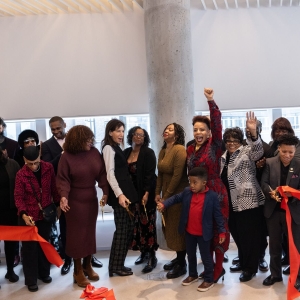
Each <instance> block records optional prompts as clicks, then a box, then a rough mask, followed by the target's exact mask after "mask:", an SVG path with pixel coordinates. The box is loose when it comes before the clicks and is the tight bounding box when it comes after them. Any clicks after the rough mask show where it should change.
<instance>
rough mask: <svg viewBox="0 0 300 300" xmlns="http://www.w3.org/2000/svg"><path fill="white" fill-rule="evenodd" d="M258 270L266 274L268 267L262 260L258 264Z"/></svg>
mask: <svg viewBox="0 0 300 300" xmlns="http://www.w3.org/2000/svg"><path fill="white" fill-rule="evenodd" d="M258 268H259V270H260V271H262V272H266V271H268V270H269V265H268V263H267V262H266V260H265V259H264V258H261V259H260V260H259V263H258Z"/></svg>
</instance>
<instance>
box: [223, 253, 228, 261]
mask: <svg viewBox="0 0 300 300" xmlns="http://www.w3.org/2000/svg"><path fill="white" fill-rule="evenodd" d="M228 261H229V259H228V256H227V254H226V253H224V258H223V262H224V263H227V262H228Z"/></svg>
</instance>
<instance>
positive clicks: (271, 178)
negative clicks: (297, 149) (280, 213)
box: [261, 156, 300, 225]
mask: <svg viewBox="0 0 300 300" xmlns="http://www.w3.org/2000/svg"><path fill="white" fill-rule="evenodd" d="M280 173H281V168H280V158H279V156H275V157H272V158H268V159H267V161H266V166H265V169H264V172H263V174H262V180H261V187H262V190H263V192H264V194H265V196H266V200H265V208H264V215H265V217H266V218H270V217H271V216H272V214H273V212H274V210H275V207H276V203H277V202H276V201H275V200H274V199H272V198H271V197H270V194H269V192H270V187H271V188H272V189H273V190H275V189H276V188H277V187H278V186H280ZM286 185H288V186H290V187H292V188H294V189H297V190H299V189H300V161H299V160H298V159H295V158H294V159H293V160H292V161H291V163H290V168H289V172H288V176H287V180H286ZM269 186H270V187H269ZM288 206H289V209H290V212H291V216H292V218H293V219H294V221H295V222H296V223H297V224H298V225H300V201H299V200H298V199H296V198H294V197H290V198H289V201H288Z"/></svg>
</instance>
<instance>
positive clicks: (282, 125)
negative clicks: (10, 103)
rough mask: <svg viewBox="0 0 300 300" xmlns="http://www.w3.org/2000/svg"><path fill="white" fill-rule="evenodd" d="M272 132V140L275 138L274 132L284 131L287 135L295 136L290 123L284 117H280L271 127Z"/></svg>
mask: <svg viewBox="0 0 300 300" xmlns="http://www.w3.org/2000/svg"><path fill="white" fill-rule="evenodd" d="M271 128H272V131H271V137H272V139H273V140H274V138H275V131H276V130H286V131H287V132H288V133H289V134H293V135H295V132H294V129H293V127H292V125H291V123H290V121H289V120H288V119H286V118H284V117H280V118H278V119H276V120H275V121H274V123H273V125H272V126H271Z"/></svg>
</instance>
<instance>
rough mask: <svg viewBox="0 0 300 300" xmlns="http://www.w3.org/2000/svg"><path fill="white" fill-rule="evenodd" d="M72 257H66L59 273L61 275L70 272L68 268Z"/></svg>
mask: <svg viewBox="0 0 300 300" xmlns="http://www.w3.org/2000/svg"><path fill="white" fill-rule="evenodd" d="M72 264H73V263H72V259H66V260H65V263H64V265H63V266H62V268H61V270H60V273H61V275H66V274H68V273H69V272H70V268H71V266H72Z"/></svg>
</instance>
